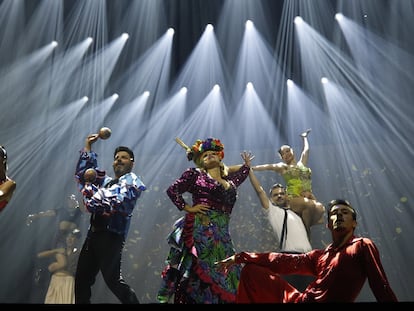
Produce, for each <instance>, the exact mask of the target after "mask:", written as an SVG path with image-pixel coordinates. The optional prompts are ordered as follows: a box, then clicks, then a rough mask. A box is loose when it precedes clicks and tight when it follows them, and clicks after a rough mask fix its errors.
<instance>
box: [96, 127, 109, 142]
mask: <svg viewBox="0 0 414 311" xmlns="http://www.w3.org/2000/svg"><path fill="white" fill-rule="evenodd" d="M111 134H112V131H111V129H110V128H109V127H101V129H100V130H99V138H100V139H108V138H109V137H111Z"/></svg>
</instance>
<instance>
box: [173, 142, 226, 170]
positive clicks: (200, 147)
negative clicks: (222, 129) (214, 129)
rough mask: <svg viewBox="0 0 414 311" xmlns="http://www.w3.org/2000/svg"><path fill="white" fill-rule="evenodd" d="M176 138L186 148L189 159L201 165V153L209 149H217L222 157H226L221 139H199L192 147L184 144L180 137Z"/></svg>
mask: <svg viewBox="0 0 414 311" xmlns="http://www.w3.org/2000/svg"><path fill="white" fill-rule="evenodd" d="M175 140H176V142H177V143H179V144H180V145H181V147H183V148H184V149H186V151H187V159H188V161H191V160H193V161H194V163H195V164H196V165H197V166H199V167H201V163H200V162H199V160H200V156H201V154H202V153H203V152H206V151H208V150H212V151H217V152H218V153H219V156H220V159H223V158H224V145H223V144H222V142H221V141H220V139H217V138H214V137H209V138H207V139H205V140H201V139H197V140H196V142H195V143H194V145H192V146H191V148H190V147H188V146H187V145H186V144H184V143H183V141H182V140H180V139H179V138H176V139H175Z"/></svg>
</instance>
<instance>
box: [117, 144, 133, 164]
mask: <svg viewBox="0 0 414 311" xmlns="http://www.w3.org/2000/svg"><path fill="white" fill-rule="evenodd" d="M120 151H125V152H127V153H128V154H129V156H130V157H131V161H132V162H134V161H135V157H134V152H133V151H132V150H131V149H129V148H128V147H125V146H119V147H117V148H116V149H115V152H114V158H115V156H116V154H117V153H118V152H120Z"/></svg>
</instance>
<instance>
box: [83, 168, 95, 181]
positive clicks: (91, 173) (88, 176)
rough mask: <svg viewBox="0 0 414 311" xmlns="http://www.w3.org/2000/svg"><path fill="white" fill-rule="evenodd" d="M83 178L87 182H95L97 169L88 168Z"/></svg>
mask: <svg viewBox="0 0 414 311" xmlns="http://www.w3.org/2000/svg"><path fill="white" fill-rule="evenodd" d="M83 179H84V180H85V181H86V182H94V181H95V179H96V171H95V169H93V168H88V169H87V170H86V171H85V173H84V174H83Z"/></svg>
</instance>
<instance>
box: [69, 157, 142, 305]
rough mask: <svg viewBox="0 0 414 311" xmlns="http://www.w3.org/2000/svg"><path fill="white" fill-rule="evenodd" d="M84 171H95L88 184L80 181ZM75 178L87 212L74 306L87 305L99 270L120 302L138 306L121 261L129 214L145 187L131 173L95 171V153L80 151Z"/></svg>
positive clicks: (82, 178)
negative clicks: (118, 174)
mask: <svg viewBox="0 0 414 311" xmlns="http://www.w3.org/2000/svg"><path fill="white" fill-rule="evenodd" d="M88 168H94V169H95V170H96V172H97V178H96V180H95V181H94V182H93V183H92V184H90V183H85V180H84V172H85V171H86V170H87V169H88ZM75 178H76V180H77V183H78V187H79V190H80V191H81V193H82V195H83V202H84V204H85V207H86V209H87V210H88V211H89V212H90V213H91V217H90V226H89V229H88V234H87V237H86V240H85V242H84V244H83V246H82V250H81V253H80V255H79V261H78V266H77V271H76V275H75V298H76V303H77V304H79V303H81V304H82V303H90V298H91V287H92V285H93V284H94V283H95V279H96V276H97V274H98V272H99V271H101V272H102V276H103V278H104V280H105V283H106V284H107V285H108V287H109V289H110V290H111V291H112V292H113V293H114V294H115V296H116V297H117V298H118V299H119V300H120V301H121V302H122V303H139V301H138V299H137V297H136V295H135V292H134V291H133V289H132V288H131V287H130V286H129V285H128V284H127V283H126V282H125V280H124V279H123V278H122V276H121V258H122V253H123V249H124V245H125V239H126V237H127V234H128V231H129V227H130V223H131V217H132V212H133V210H134V208H135V205H136V203H137V200H138V198H139V197H140V196H141V194H142V192H143V191H144V190H146V186H145V185H144V184H143V182H142V181H141V180H140V179H139V178H138V176H137V175H135V174H134V173H132V172H130V173H127V174H125V175H122V176H121V177H120V178H119V179H112V178H111V177H109V176H108V175H106V173H105V171H101V170H99V169H97V154H96V153H95V152H85V151H81V152H80V157H79V161H78V164H77V166H76V175H75Z"/></svg>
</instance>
